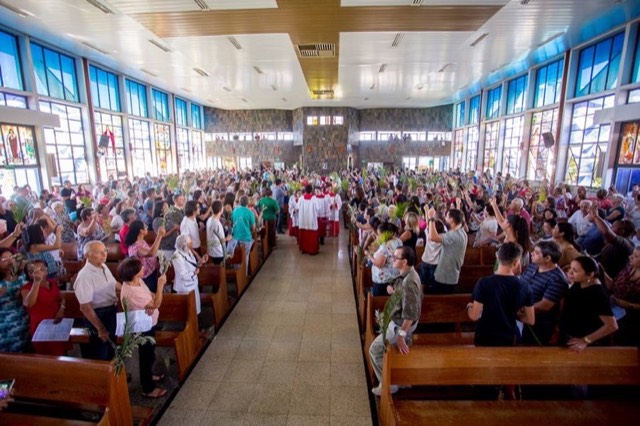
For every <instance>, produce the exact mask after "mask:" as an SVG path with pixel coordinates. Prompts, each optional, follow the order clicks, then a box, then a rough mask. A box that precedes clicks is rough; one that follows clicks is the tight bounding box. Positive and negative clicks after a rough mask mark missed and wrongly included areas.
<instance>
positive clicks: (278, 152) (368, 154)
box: [205, 105, 453, 171]
mask: <svg viewBox="0 0 640 426" xmlns="http://www.w3.org/2000/svg"><path fill="white" fill-rule="evenodd" d="M310 115H315V116H336V115H340V116H342V117H343V118H344V124H343V125H336V126H334V125H326V126H319V125H318V126H308V125H307V124H306V117H307V116H310ZM452 119H453V105H444V106H439V107H434V108H396V109H394V108H378V109H367V110H357V109H354V108H344V107H308V108H298V109H296V110H293V111H283V110H240V111H225V110H220V109H215V108H206V107H205V129H206V132H207V133H225V132H229V133H232V132H292V133H293V141H286V142H285V141H264V140H263V141H253V140H252V141H234V140H231V141H213V142H208V144H209V146H208V148H207V153H208V155H217V156H222V157H238V156H243V157H251V158H252V162H253V164H256V165H257V164H260V163H261V162H274V161H282V162H284V163H285V164H286V165H287V166H291V165H293V164H295V163H300V161H302V164H303V166H304V168H306V169H308V170H318V171H321V170H327V171H332V170H338V169H341V168H344V167H347V166H348V165H349V157H351V165H352V166H354V167H359V166H361V165H363V164H366V163H367V162H380V163H385V164H394V165H396V166H400V165H401V164H402V157H403V156H448V155H449V154H450V152H451V144H450V143H449V142H447V143H445V144H444V145H443V144H442V143H441V142H418V141H407V142H402V141H367V142H360V140H359V134H360V132H361V131H402V130H404V131H426V132H429V131H451V125H452Z"/></svg>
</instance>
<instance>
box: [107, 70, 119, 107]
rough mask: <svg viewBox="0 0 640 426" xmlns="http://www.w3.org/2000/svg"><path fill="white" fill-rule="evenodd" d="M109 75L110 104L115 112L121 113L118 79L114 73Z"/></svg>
mask: <svg viewBox="0 0 640 426" xmlns="http://www.w3.org/2000/svg"><path fill="white" fill-rule="evenodd" d="M108 74H109V103H110V105H111V109H112V110H113V111H120V92H119V90H118V77H117V76H116V75H115V74H113V73H108Z"/></svg>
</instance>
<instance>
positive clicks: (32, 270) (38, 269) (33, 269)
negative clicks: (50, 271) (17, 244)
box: [31, 268, 47, 273]
mask: <svg viewBox="0 0 640 426" xmlns="http://www.w3.org/2000/svg"><path fill="white" fill-rule="evenodd" d="M34 272H47V268H32V269H31V273H34Z"/></svg>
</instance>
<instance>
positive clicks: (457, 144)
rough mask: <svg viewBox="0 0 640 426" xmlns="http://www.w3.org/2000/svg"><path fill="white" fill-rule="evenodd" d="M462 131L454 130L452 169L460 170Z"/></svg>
mask: <svg viewBox="0 0 640 426" xmlns="http://www.w3.org/2000/svg"><path fill="white" fill-rule="evenodd" d="M463 149H464V130H462V129H460V130H456V131H455V134H454V139H453V168H454V169H461V170H462V158H463V154H464V152H463Z"/></svg>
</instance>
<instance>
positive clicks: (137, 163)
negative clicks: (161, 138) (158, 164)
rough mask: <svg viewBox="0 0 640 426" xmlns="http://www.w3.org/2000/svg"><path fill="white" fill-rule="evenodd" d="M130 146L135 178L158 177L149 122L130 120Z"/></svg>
mask: <svg viewBox="0 0 640 426" xmlns="http://www.w3.org/2000/svg"><path fill="white" fill-rule="evenodd" d="M129 146H130V147H131V161H132V163H133V175H134V177H142V176H146V175H147V173H150V174H151V175H156V174H157V172H156V168H155V164H154V161H153V155H152V153H151V130H150V128H149V122H148V121H143V120H132V119H129Z"/></svg>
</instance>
